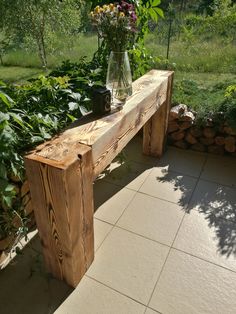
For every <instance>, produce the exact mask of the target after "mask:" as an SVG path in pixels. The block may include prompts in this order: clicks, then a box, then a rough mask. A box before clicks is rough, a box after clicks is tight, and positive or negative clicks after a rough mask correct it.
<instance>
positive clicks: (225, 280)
mask: <svg viewBox="0 0 236 314" xmlns="http://www.w3.org/2000/svg"><path fill="white" fill-rule="evenodd" d="M235 296H236V273H234V272H232V271H230V270H227V269H224V268H222V267H219V266H216V265H213V264H211V263H208V262H205V261H203V260H200V259H198V258H196V257H193V256H190V255H188V254H185V253H182V252H179V251H176V250H173V249H172V250H171V252H170V255H169V256H168V259H167V262H166V264H165V266H164V269H163V272H162V274H161V276H160V279H159V281H158V283H157V286H156V288H155V291H154V294H153V296H152V299H151V302H150V304H149V306H150V307H151V308H154V309H156V310H157V311H159V312H161V313H165V314H173V313H174V314H190V313H191V314H200V313H201V314H203V313H204V314H216V313H217V314H218V313H219V314H221V313H227V314H235V309H236V297H235Z"/></svg>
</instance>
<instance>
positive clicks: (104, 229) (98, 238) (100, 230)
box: [94, 219, 112, 251]
mask: <svg viewBox="0 0 236 314" xmlns="http://www.w3.org/2000/svg"><path fill="white" fill-rule="evenodd" d="M111 229H112V225H109V224H107V223H105V222H103V221H100V220H98V219H94V242H95V251H96V250H97V249H98V248H99V246H100V245H101V244H102V242H103V241H104V239H105V238H106V236H107V234H108V233H109V232H110V231H111Z"/></svg>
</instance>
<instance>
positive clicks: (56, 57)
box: [3, 34, 97, 68]
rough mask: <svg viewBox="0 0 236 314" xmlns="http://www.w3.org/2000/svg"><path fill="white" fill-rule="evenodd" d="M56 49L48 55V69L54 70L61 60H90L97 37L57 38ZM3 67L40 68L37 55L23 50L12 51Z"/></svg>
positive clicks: (95, 48)
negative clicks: (86, 58)
mask: <svg viewBox="0 0 236 314" xmlns="http://www.w3.org/2000/svg"><path fill="white" fill-rule="evenodd" d="M55 46H56V47H55V48H54V49H51V51H49V53H48V67H49V68H55V67H56V66H57V65H58V64H60V63H61V62H62V61H63V60H66V59H70V60H71V61H77V60H78V59H79V58H80V57H82V56H87V57H88V58H91V57H92V55H93V53H94V52H95V51H96V50H97V37H96V36H95V35H92V34H87V35H86V36H85V35H78V36H67V37H66V38H65V37H62V36H60V37H58V38H57V41H56V45H55ZM3 61H4V65H5V66H20V67H24V68H26V67H27V68H40V59H39V57H38V56H37V54H35V53H33V52H31V51H25V50H23V49H12V50H11V51H9V52H8V54H6V55H5V56H4V58H3Z"/></svg>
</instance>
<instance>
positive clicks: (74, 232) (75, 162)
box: [25, 145, 94, 287]
mask: <svg viewBox="0 0 236 314" xmlns="http://www.w3.org/2000/svg"><path fill="white" fill-rule="evenodd" d="M80 146H81V149H79V150H77V153H79V155H78V156H77V155H76V154H75V155H74V158H73V159H72V160H71V159H70V160H69V161H68V160H67V161H66V162H64V163H62V162H57V161H55V160H48V159H46V158H42V157H41V156H38V155H37V154H36V153H33V154H31V155H28V156H26V157H25V166H26V172H27V177H28V180H29V184H30V192H31V197H32V204H33V207H34V213H35V218H36V223H37V227H38V230H39V236H40V239H41V243H42V247H43V254H44V258H45V262H46V266H47V269H48V271H49V272H50V273H52V274H53V275H54V276H55V277H56V278H58V279H63V280H65V281H66V282H67V283H68V284H69V285H71V286H73V287H76V285H77V284H78V283H79V281H80V280H81V278H82V277H83V275H84V273H85V272H86V270H87V269H88V267H89V266H90V264H91V263H92V261H93V259H94V234H93V213H94V210H93V185H92V183H93V182H92V180H93V167H92V154H91V148H90V147H88V146H85V145H80Z"/></svg>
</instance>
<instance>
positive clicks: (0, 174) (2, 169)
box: [0, 164, 7, 180]
mask: <svg viewBox="0 0 236 314" xmlns="http://www.w3.org/2000/svg"><path fill="white" fill-rule="evenodd" d="M0 178H2V179H5V180H6V179H7V169H6V166H5V165H4V164H0Z"/></svg>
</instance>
